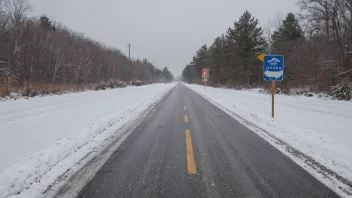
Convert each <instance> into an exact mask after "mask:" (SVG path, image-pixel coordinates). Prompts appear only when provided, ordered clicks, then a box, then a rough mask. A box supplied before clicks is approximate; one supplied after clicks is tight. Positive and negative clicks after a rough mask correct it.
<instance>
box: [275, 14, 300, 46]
mask: <svg viewBox="0 0 352 198" xmlns="http://www.w3.org/2000/svg"><path fill="white" fill-rule="evenodd" d="M302 38H304V33H303V30H302V28H301V26H300V25H299V21H298V19H297V18H296V17H295V15H294V14H293V13H288V14H287V17H286V18H285V20H284V21H283V23H282V25H281V27H280V28H279V30H278V31H275V32H274V33H273V35H272V37H271V39H272V41H273V46H274V47H275V48H277V47H278V43H279V42H285V41H294V40H297V39H302Z"/></svg>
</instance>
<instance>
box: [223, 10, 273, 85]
mask: <svg viewBox="0 0 352 198" xmlns="http://www.w3.org/2000/svg"><path fill="white" fill-rule="evenodd" d="M266 46H267V43H266V41H265V39H264V37H263V30H262V28H261V27H260V26H259V23H258V19H256V18H254V17H252V15H251V14H250V13H249V12H248V11H246V12H245V13H244V14H243V15H242V16H241V17H240V19H239V21H238V22H235V24H234V28H233V29H231V28H230V29H229V30H228V31H227V35H226V49H225V53H226V55H225V56H226V59H227V63H228V64H229V65H231V67H232V69H231V70H232V72H233V74H232V77H233V81H236V80H237V78H238V77H239V78H242V83H243V84H251V79H254V80H255V82H256V81H257V80H258V77H259V76H261V75H262V71H261V69H260V67H259V66H258V63H257V61H256V60H255V58H254V57H256V55H258V54H259V53H261V52H263V50H264V49H265V48H266Z"/></svg>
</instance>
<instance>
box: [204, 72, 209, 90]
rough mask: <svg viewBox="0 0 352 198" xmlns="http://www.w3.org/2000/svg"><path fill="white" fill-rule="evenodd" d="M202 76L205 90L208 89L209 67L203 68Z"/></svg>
mask: <svg viewBox="0 0 352 198" xmlns="http://www.w3.org/2000/svg"><path fill="white" fill-rule="evenodd" d="M202 77H203V81H204V88H205V90H207V81H208V78H209V69H207V68H203V69H202Z"/></svg>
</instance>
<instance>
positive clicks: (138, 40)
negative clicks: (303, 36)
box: [29, 0, 299, 76]
mask: <svg viewBox="0 0 352 198" xmlns="http://www.w3.org/2000/svg"><path fill="white" fill-rule="evenodd" d="M80 1H81V2H82V3H83V5H82V4H81V3H80ZM29 2H30V3H31V5H32V6H33V9H34V11H33V13H34V14H35V15H38V16H39V15H43V14H45V15H47V16H48V17H49V18H50V19H51V20H54V21H57V22H60V23H62V24H64V25H66V26H67V27H69V28H71V29H73V30H76V31H80V32H83V33H84V34H85V35H86V36H88V37H90V38H93V39H94V40H97V41H100V42H102V43H104V44H107V45H108V46H112V47H117V48H118V49H120V50H121V51H122V52H124V53H125V54H127V55H128V47H127V44H128V43H129V42H131V44H132V45H133V47H132V48H131V56H132V57H133V58H140V59H142V58H147V59H148V60H149V61H150V62H153V63H154V64H155V65H156V66H157V67H159V68H163V67H165V66H167V67H168V68H169V69H170V70H171V71H172V72H173V73H174V75H175V76H178V75H180V74H181V72H182V69H183V68H184V67H185V66H186V64H188V63H189V62H190V61H191V60H192V57H193V55H194V54H195V51H196V50H197V49H199V48H200V47H201V46H202V45H204V44H207V45H208V46H209V45H210V44H212V42H213V41H214V39H215V38H216V37H217V36H220V35H221V34H223V33H225V32H226V30H227V28H228V27H230V26H233V23H234V22H235V21H236V20H238V18H239V17H240V16H241V15H242V14H243V13H244V12H245V11H246V10H248V11H250V12H251V13H252V15H254V16H255V17H257V18H258V19H259V22H260V23H261V24H262V25H265V24H266V23H267V21H268V20H270V19H272V18H274V17H275V16H276V15H277V13H279V12H280V13H283V14H285V15H286V13H288V12H294V13H297V12H298V10H299V9H298V7H297V5H296V0H29ZM85 7H86V8H87V9H86V8H85Z"/></svg>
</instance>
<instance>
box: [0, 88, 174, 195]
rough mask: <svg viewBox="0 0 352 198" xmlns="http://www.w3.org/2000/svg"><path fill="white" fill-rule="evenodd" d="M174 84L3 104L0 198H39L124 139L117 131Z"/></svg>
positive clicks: (1, 109)
mask: <svg viewBox="0 0 352 198" xmlns="http://www.w3.org/2000/svg"><path fill="white" fill-rule="evenodd" d="M174 86H175V84H167V85H165V84H155V85H148V86H142V87H128V88H123V89H113V90H106V91H88V92H82V93H72V94H67V95H61V96H48V97H43V98H33V99H30V100H26V99H21V100H18V101H6V102H0V159H1V160H0V197H1V198H2V197H8V196H10V195H17V194H18V193H20V196H22V197H37V196H36V194H38V193H41V191H42V190H44V189H45V188H46V187H47V186H48V185H51V184H52V182H54V181H55V180H56V179H57V177H59V176H60V175H62V174H63V172H65V171H67V170H68V169H69V168H70V167H72V166H74V165H75V164H76V163H78V162H79V161H80V160H82V158H84V157H85V156H87V155H88V154H89V153H90V152H92V151H94V149H95V148H99V147H100V146H101V145H102V144H103V142H104V141H106V140H107V139H108V138H110V137H112V136H113V137H114V138H116V137H117V136H119V135H122V133H121V134H116V133H117V131H118V129H119V128H121V127H122V126H124V125H125V124H126V123H128V122H129V121H131V120H134V119H136V118H138V116H140V114H141V113H142V112H143V111H145V110H146V109H148V107H150V106H151V105H153V104H155V103H156V102H157V101H158V100H160V99H161V98H162V97H163V96H164V95H165V94H166V93H167V92H168V91H169V90H171V88H172V87H174ZM53 170H55V171H53ZM40 182H41V183H42V185H39V187H38V185H37V186H36V189H35V190H34V191H33V190H32V191H31V188H32V186H34V185H35V184H38V183H40ZM46 185H47V186H46ZM26 191H28V192H26ZM26 193H27V194H26Z"/></svg>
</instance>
